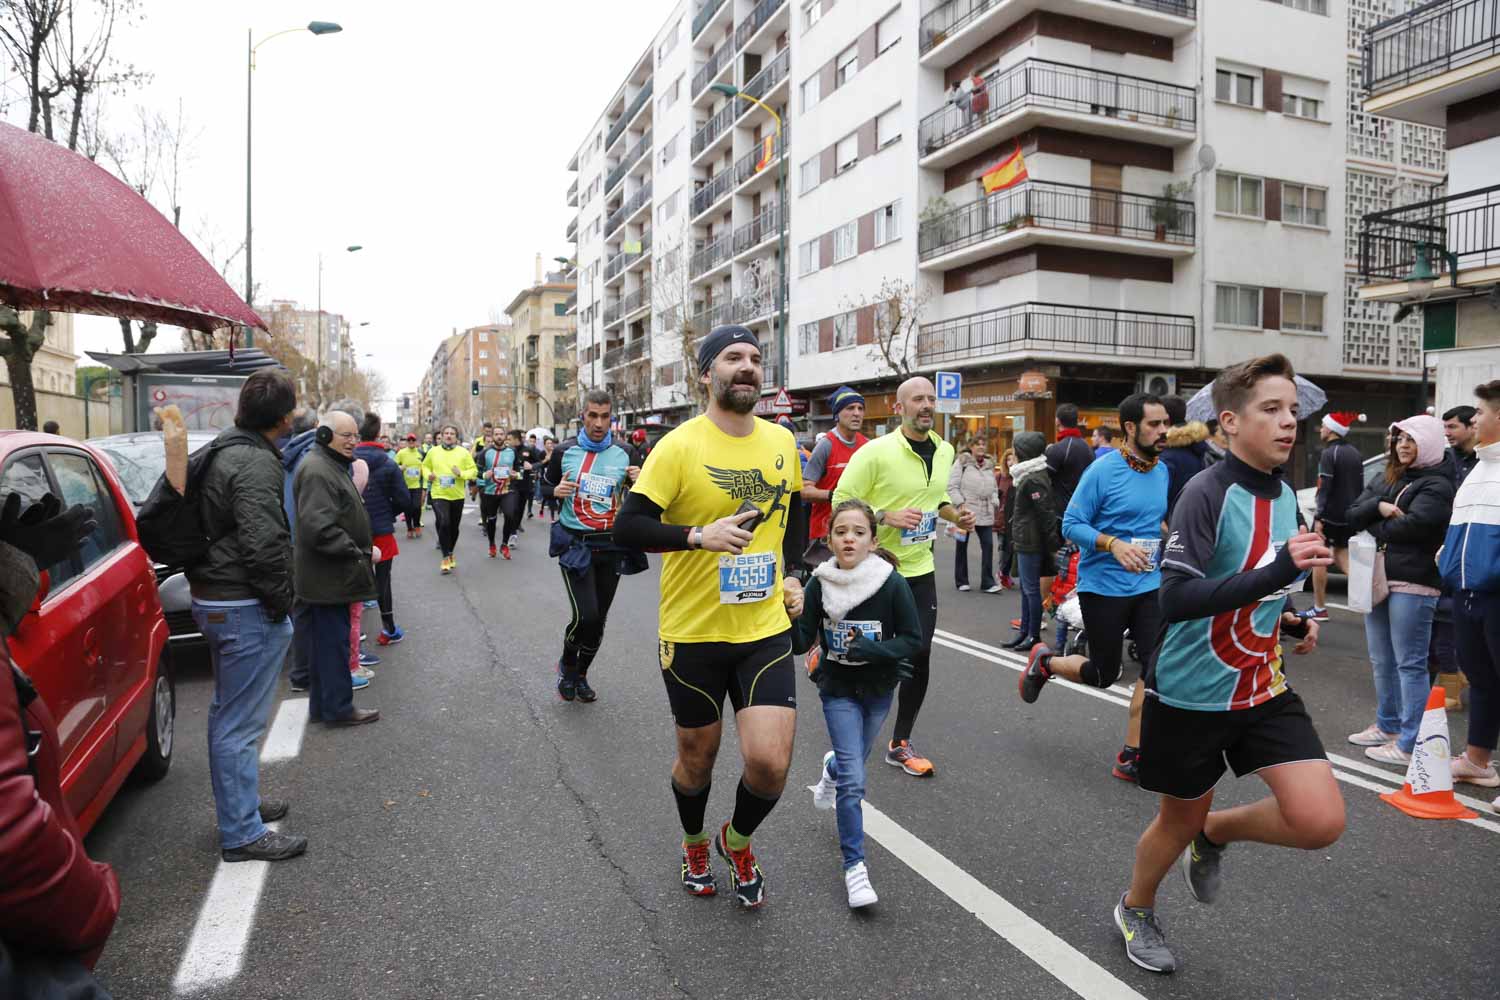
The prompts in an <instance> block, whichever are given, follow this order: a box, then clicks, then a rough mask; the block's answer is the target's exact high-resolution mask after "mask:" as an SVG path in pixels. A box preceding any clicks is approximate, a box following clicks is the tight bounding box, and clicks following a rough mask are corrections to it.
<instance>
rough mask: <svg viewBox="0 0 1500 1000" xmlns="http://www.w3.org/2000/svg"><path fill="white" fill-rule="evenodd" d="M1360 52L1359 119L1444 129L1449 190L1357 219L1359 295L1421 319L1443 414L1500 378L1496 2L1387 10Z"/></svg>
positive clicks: (1462, 0)
mask: <svg viewBox="0 0 1500 1000" xmlns="http://www.w3.org/2000/svg"><path fill="white" fill-rule="evenodd" d="M1361 53H1362V59H1361V70H1362V81H1361V82H1362V84H1363V89H1364V92H1365V98H1364V107H1363V110H1364V111H1365V112H1367V113H1370V114H1375V115H1381V116H1385V117H1388V118H1391V119H1395V120H1398V121H1400V122H1405V123H1410V124H1412V125H1415V126H1418V127H1423V128H1427V129H1437V128H1442V129H1445V130H1446V131H1445V135H1444V141H1445V146H1446V151H1447V157H1448V160H1447V169H1448V182H1447V193H1446V194H1443V195H1442V196H1440V197H1435V198H1431V199H1428V200H1423V201H1417V202H1415V203H1411V204H1405V205H1398V206H1396V207H1394V208H1389V209H1386V210H1383V211H1375V212H1372V213H1370V214H1367V215H1365V216H1364V218H1363V219H1362V220H1361V222H1360V226H1359V272H1360V274H1361V276H1362V278H1363V280H1364V285H1363V287H1361V288H1360V289H1359V292H1358V295H1359V298H1360V299H1361V300H1363V301H1365V302H1370V303H1385V304H1395V305H1397V306H1398V307H1399V308H1400V309H1401V312H1402V313H1414V312H1417V311H1420V314H1421V318H1422V329H1423V341H1422V344H1421V345H1420V348H1421V349H1423V350H1425V351H1426V352H1427V357H1428V363H1430V364H1432V365H1433V368H1434V370H1435V372H1436V382H1437V405H1438V407H1440V408H1444V409H1446V408H1447V407H1450V406H1454V405H1457V404H1459V403H1465V402H1468V401H1469V399H1470V398H1471V395H1472V389H1473V386H1474V385H1475V384H1477V383H1479V382H1483V381H1488V380H1490V379H1492V378H1494V377H1495V376H1496V373H1497V372H1500V0H1435V2H1430V3H1425V4H1421V5H1420V6H1414V7H1411V8H1410V9H1409V10H1406V11H1404V12H1400V13H1395V14H1394V15H1393V16H1391V17H1388V18H1386V19H1385V20H1382V21H1380V22H1378V23H1375V24H1372V25H1370V26H1369V27H1368V28H1367V30H1366V31H1365V32H1364V35H1363V38H1362V39H1361ZM1424 367H1425V366H1424ZM1424 389H1425V386H1424Z"/></svg>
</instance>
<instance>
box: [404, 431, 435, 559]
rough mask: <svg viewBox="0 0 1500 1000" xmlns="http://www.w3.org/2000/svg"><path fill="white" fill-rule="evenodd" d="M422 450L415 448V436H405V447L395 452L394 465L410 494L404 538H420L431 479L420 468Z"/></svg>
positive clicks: (425, 471) (424, 470)
mask: <svg viewBox="0 0 1500 1000" xmlns="http://www.w3.org/2000/svg"><path fill="white" fill-rule="evenodd" d="M422 457H423V455H422V449H420V448H418V447H417V436H416V435H415V434H408V435H406V447H405V448H402V449H401V450H400V451H398V452H396V464H397V465H399V466H400V467H401V475H402V477H403V479H404V480H405V482H406V491H407V492H408V493H410V494H411V510H409V511H407V513H406V537H407V538H421V537H422V508H423V507H425V506H427V487H428V486H429V485H430V484H431V483H432V477H431V476H429V475H428V474H427V470H426V469H424V468H422Z"/></svg>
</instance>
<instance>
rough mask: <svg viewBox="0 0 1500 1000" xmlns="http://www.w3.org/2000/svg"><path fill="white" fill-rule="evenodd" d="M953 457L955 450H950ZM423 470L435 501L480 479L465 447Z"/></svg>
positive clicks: (443, 453) (435, 453)
mask: <svg viewBox="0 0 1500 1000" xmlns="http://www.w3.org/2000/svg"><path fill="white" fill-rule="evenodd" d="M948 451H949V453H950V457H951V453H952V451H953V449H951V448H950V449H948ZM422 468H423V469H426V470H427V475H428V478H429V479H430V481H431V482H432V498H433V499H434V500H462V499H463V498H464V487H463V483H464V482H467V481H469V480H472V479H478V478H479V468H478V466H476V465H475V464H474V456H473V454H472V453H471V452H470V451H469V449H467V448H465V447H464V446H463V445H459V444H456V445H454V446H453V447H451V448H449V447H448V446H447V445H442V444H440V445H437V446H435V447H434V448H433V449H432V450H431V451H429V452H428V453H427V457H426V458H424V459H422Z"/></svg>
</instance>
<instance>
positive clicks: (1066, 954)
mask: <svg viewBox="0 0 1500 1000" xmlns="http://www.w3.org/2000/svg"><path fill="white" fill-rule="evenodd" d="M864 817H865V833H866V835H868V836H870V837H873V838H874V839H875V840H876V841H878V842H879V843H880V845H881V846H882V847H884V848H885V849H886V850H888V851H890V852H891V853H892V854H894V855H895V856H896V857H897V858H899V859H900V860H901V861H902V862H903V863H905V864H906V866H907V867H908V868H910V869H911V870H912V871H914V872H916V873H917V874H918V875H920V876H922V877H923V878H924V879H926V880H927V881H928V882H930V883H932V884H933V885H934V886H936V887H937V889H938V890H939V891H940V892H942V894H943V895H945V896H947V897H948V898H949V899H951V900H953V901H954V902H955V903H957V904H958V905H959V906H962V907H963V908H964V909H965V910H968V911H969V912H970V913H972V914H974V916H975V917H976V918H978V920H979V921H980V922H981V923H983V924H984V925H985V926H986V927H988V928H989V929H990V930H992V931H994V932H995V933H996V934H998V935H1000V936H1001V937H1002V938H1004V939H1005V940H1006V941H1009V942H1010V943H1011V944H1012V945H1014V946H1015V947H1016V949H1017V950H1018V951H1020V952H1021V954H1023V955H1025V956H1026V957H1027V958H1029V959H1031V960H1032V961H1033V962H1035V963H1036V964H1037V965H1040V966H1041V967H1042V968H1043V969H1045V970H1046V971H1047V972H1048V973H1050V974H1051V975H1052V976H1053V977H1055V978H1056V979H1057V980H1058V981H1059V982H1061V983H1062V984H1063V985H1064V986H1066V987H1067V988H1068V989H1070V990H1072V991H1073V992H1074V993H1076V994H1078V995H1079V996H1080V997H1083V998H1085V1000H1145V998H1144V997H1143V996H1142V995H1141V994H1139V993H1137V992H1136V991H1135V990H1133V989H1131V988H1130V987H1129V986H1128V985H1126V984H1125V983H1124V982H1123V981H1122V980H1120V979H1118V978H1116V977H1115V976H1114V975H1113V974H1112V973H1110V972H1109V971H1108V970H1106V969H1104V968H1103V967H1102V966H1100V965H1098V964H1096V963H1095V962H1093V961H1092V960H1091V959H1090V958H1089V957H1088V956H1087V955H1085V954H1083V953H1082V952H1081V951H1079V950H1078V949H1076V948H1074V947H1073V946H1072V945H1070V944H1068V943H1067V942H1066V941H1064V940H1063V939H1062V938H1060V937H1058V936H1057V935H1056V934H1054V933H1052V932H1051V931H1049V930H1048V929H1047V928H1046V927H1043V926H1042V925H1041V924H1039V923H1037V921H1035V920H1033V919H1032V918H1031V917H1029V916H1027V915H1026V913H1025V912H1023V911H1022V910H1019V909H1017V908H1016V906H1015V905H1014V904H1012V903H1011V902H1010V901H1009V900H1007V899H1006V898H1005V897H1003V896H1001V895H1000V894H999V893H997V892H995V891H994V890H993V889H990V888H989V887H988V886H986V885H985V884H984V883H982V882H980V881H979V880H978V879H976V878H975V877H974V876H972V875H970V874H969V873H968V872H966V871H964V870H963V869H962V868H960V867H958V865H955V864H954V863H953V862H952V861H949V860H948V859H947V858H945V857H944V856H943V855H941V854H939V853H938V852H937V851H935V850H933V849H932V847H930V846H929V845H928V844H927V843H925V842H924V841H923V840H921V839H920V838H919V837H917V836H916V835H914V834H913V833H911V832H910V831H909V830H907V829H906V828H905V827H903V826H901V825H900V824H899V823H897V822H896V821H895V820H893V819H891V818H890V817H889V816H887V815H886V814H885V813H883V812H881V811H880V810H879V809H876V808H875V807H874V806H872V805H870V803H869V802H865V803H864Z"/></svg>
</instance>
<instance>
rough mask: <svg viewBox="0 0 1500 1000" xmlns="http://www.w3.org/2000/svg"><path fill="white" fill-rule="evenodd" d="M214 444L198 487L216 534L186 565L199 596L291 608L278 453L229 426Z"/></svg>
mask: <svg viewBox="0 0 1500 1000" xmlns="http://www.w3.org/2000/svg"><path fill="white" fill-rule="evenodd" d="M214 445H215V446H217V447H218V449H219V450H218V451H216V452H215V453H214V456H213V460H212V461H211V462H210V463H209V466H208V472H207V473H206V474H205V475H204V477H203V484H202V486H201V487H200V488H199V503H200V505H201V506H200V507H199V517H200V518H201V519H202V522H203V528H204V531H205V532H206V533H207V534H208V537H209V538H213V539H216V541H214V543H213V544H212V545H211V546H210V547H209V550H208V555H207V557H206V558H204V559H203V560H202V561H201V562H199V563H197V564H195V565H193V566H190V567H188V570H187V578H188V586H189V587H190V588H191V590H192V592H193V596H194V597H196V598H198V599H199V600H200V601H242V600H246V599H248V598H253V599H255V600H258V601H260V603H261V604H262V605H263V606H264V607H265V609H266V612H267V613H268V614H270V615H272V616H274V617H276V618H278V619H279V618H280V617H281V616H283V615H285V614H286V613H287V612H288V611H290V610H291V607H292V534H291V530H290V529H289V528H288V527H287V523H286V511H285V510H284V509H283V507H282V503H281V497H282V489H283V486H284V483H285V476H286V473H285V471H284V470H283V469H282V467H281V453H280V452H279V451H277V450H276V446H275V445H273V444H272V443H271V442H269V441H267V440H266V439H265V437H264V435H261V434H257V433H255V432H254V431H246V430H241V429H239V428H238V427H232V428H230V429H229V430H226V431H224V432H223V433H222V434H220V435H219V436H218V437H217V438H215V439H214Z"/></svg>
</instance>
